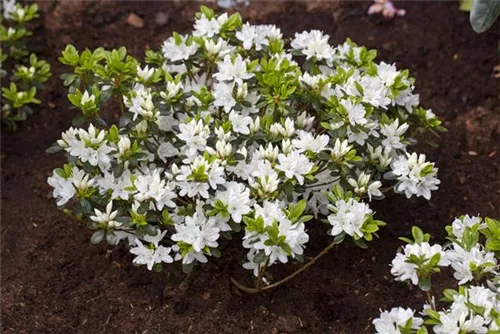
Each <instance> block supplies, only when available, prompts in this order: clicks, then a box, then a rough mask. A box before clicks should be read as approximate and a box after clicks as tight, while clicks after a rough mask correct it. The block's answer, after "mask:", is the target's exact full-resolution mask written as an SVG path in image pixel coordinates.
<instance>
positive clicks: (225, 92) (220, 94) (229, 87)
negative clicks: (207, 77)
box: [213, 82, 236, 113]
mask: <svg viewBox="0 0 500 334" xmlns="http://www.w3.org/2000/svg"><path fill="white" fill-rule="evenodd" d="M233 87H234V84H233V83H225V82H218V83H216V84H215V85H214V90H213V95H214V99H215V101H214V106H215V107H223V108H224V111H225V112H227V113H229V112H230V111H231V110H232V109H233V108H234V106H235V105H236V100H235V99H234V98H233Z"/></svg>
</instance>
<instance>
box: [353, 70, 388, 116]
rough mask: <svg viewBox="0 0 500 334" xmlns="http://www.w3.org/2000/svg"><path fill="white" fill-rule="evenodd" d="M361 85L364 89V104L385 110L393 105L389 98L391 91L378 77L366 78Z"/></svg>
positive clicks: (361, 81) (363, 78)
mask: <svg viewBox="0 0 500 334" xmlns="http://www.w3.org/2000/svg"><path fill="white" fill-rule="evenodd" d="M359 84H360V85H361V87H362V88H363V102H365V103H369V104H371V105H372V106H374V107H375V108H383V109H386V108H387V106H389V105H390V104H391V99H390V98H389V97H388V96H387V94H388V93H389V90H388V88H387V87H386V86H385V85H384V83H383V82H382V81H381V80H380V79H379V78H378V77H371V76H364V77H362V78H361V80H360V82H359Z"/></svg>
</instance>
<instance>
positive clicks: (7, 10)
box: [2, 0, 17, 19]
mask: <svg viewBox="0 0 500 334" xmlns="http://www.w3.org/2000/svg"><path fill="white" fill-rule="evenodd" d="M2 7H3V16H4V18H6V19H12V13H15V11H16V9H17V7H16V0H2Z"/></svg>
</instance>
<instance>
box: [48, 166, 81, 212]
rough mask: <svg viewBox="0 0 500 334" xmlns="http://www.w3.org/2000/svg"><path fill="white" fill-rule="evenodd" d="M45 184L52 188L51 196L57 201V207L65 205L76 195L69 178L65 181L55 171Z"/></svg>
mask: <svg viewBox="0 0 500 334" xmlns="http://www.w3.org/2000/svg"><path fill="white" fill-rule="evenodd" d="M75 168H76V167H75ZM47 183H48V184H49V185H50V186H51V187H53V188H54V190H53V191H52V196H53V197H54V198H55V199H56V200H57V205H58V206H62V205H64V204H66V203H67V202H68V201H69V200H70V199H72V198H73V196H75V194H76V190H75V187H74V186H73V181H72V180H71V178H69V179H65V178H64V177H62V176H61V175H59V174H58V173H57V171H56V170H54V171H53V172H52V176H50V177H49V178H48V179H47Z"/></svg>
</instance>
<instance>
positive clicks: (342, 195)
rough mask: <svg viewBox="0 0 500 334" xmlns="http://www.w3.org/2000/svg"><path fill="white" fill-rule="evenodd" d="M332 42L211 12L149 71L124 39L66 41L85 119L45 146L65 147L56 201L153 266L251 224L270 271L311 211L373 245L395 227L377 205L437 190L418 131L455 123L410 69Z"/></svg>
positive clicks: (250, 233) (170, 42)
mask: <svg viewBox="0 0 500 334" xmlns="http://www.w3.org/2000/svg"><path fill="white" fill-rule="evenodd" d="M328 39H329V37H328V36H327V35H325V34H323V33H322V32H320V31H317V30H313V31H310V32H307V31H306V32H302V33H298V34H296V35H295V38H293V39H292V40H291V43H290V44H289V45H288V44H287V43H286V40H285V39H284V38H283V35H282V33H281V31H280V29H279V28H277V27H275V26H272V25H260V26H255V25H250V24H248V23H246V24H243V23H242V22H241V18H240V16H239V15H238V14H233V15H231V16H229V15H227V14H222V15H220V16H216V15H215V14H214V12H213V11H212V10H210V9H208V8H206V7H202V9H201V12H200V13H198V14H197V19H196V21H195V24H194V31H193V33H192V34H191V35H180V34H177V33H174V34H173V36H172V37H170V38H168V39H167V40H166V41H165V42H164V44H163V46H162V49H161V51H160V52H154V51H148V52H147V54H146V62H147V65H145V66H142V65H140V64H139V63H138V61H137V60H136V59H134V58H133V57H131V56H129V55H127V53H126V50H125V49H124V48H121V49H119V50H112V51H106V50H104V49H102V48H99V49H96V50H94V51H90V50H85V51H84V52H81V53H80V52H78V51H77V50H76V49H75V48H74V47H72V46H68V47H67V48H66V50H65V51H64V52H63V54H62V57H60V60H61V62H63V63H64V64H66V65H68V66H70V67H72V68H73V73H68V74H66V75H65V76H64V78H65V85H67V86H69V87H70V94H69V99H70V101H71V102H72V104H73V105H74V106H76V107H77V108H79V109H80V110H81V111H82V115H79V116H77V117H76V118H75V119H74V126H75V127H74V128H70V129H69V130H68V131H66V132H64V133H63V134H62V138H61V139H60V140H58V141H57V143H56V144H55V145H54V146H53V147H52V148H50V149H49V151H50V152H56V151H65V152H66V154H67V157H68V164H66V165H65V166H64V167H63V168H60V169H56V170H55V171H54V172H53V175H52V176H51V177H50V178H49V180H48V182H49V184H50V185H51V186H52V187H53V188H54V190H53V196H54V198H55V199H56V200H57V204H58V205H59V206H63V205H64V206H68V207H70V208H71V209H72V211H73V213H74V214H76V215H78V216H79V217H80V218H82V219H86V218H90V219H91V220H92V222H93V223H91V224H90V227H91V228H93V229H96V232H95V233H94V236H93V238H92V241H93V242H99V241H101V240H104V239H106V240H107V241H108V242H109V243H110V244H117V243H119V242H120V240H127V241H128V242H129V245H130V247H131V248H130V251H131V253H132V254H134V255H135V256H136V257H135V259H134V263H136V264H145V265H147V267H148V268H149V269H159V268H161V265H162V264H163V263H170V262H173V261H177V260H179V261H182V263H183V265H184V268H185V269H190V268H191V267H192V266H193V265H194V264H195V263H197V262H201V263H204V262H207V261H208V258H209V257H210V256H219V255H220V251H219V246H220V244H221V242H222V239H223V238H226V239H231V234H233V233H241V235H242V240H243V241H242V246H243V247H244V248H245V249H247V250H248V253H247V260H248V262H247V263H245V264H244V267H245V268H247V269H249V270H253V272H254V274H255V275H256V276H258V275H259V273H261V270H265V268H267V267H269V266H272V265H276V264H278V263H287V262H289V261H291V260H302V256H303V253H304V248H305V247H306V245H307V243H308V241H309V235H308V226H307V224H306V223H307V222H308V221H310V220H311V219H313V218H314V217H318V218H323V221H324V222H325V223H327V224H329V226H330V230H329V234H330V235H331V236H332V240H335V242H341V241H342V240H344V238H345V237H351V238H352V239H353V240H354V242H356V243H357V244H358V245H360V246H362V247H364V246H366V244H365V242H366V241H370V240H372V238H373V236H374V235H375V234H376V232H377V230H378V228H379V226H381V225H383V224H384V223H383V222H381V221H378V220H375V219H374V218H373V216H374V212H373V210H372V209H370V207H369V201H371V200H372V199H382V198H383V197H384V192H386V191H389V190H391V189H393V190H394V191H395V192H397V193H404V194H405V195H406V197H408V198H410V197H412V196H415V197H420V196H422V197H424V198H427V199H428V198H430V193H431V191H432V190H435V189H436V188H437V185H438V184H439V181H438V179H437V178H436V172H437V168H435V167H434V164H433V163H431V162H428V161H426V160H425V156H423V155H417V154H416V153H410V152H409V147H408V145H409V143H410V142H411V140H410V139H409V137H407V136H406V135H407V133H408V132H409V130H410V129H412V130H415V131H417V132H419V131H420V132H421V131H425V130H429V131H431V132H433V133H435V131H441V130H442V129H443V128H442V127H441V125H440V121H439V120H438V119H437V118H436V117H435V116H434V114H432V113H431V112H429V111H426V110H424V109H422V108H421V107H419V106H418V95H417V94H415V93H414V91H413V89H414V85H413V79H411V78H410V77H409V76H408V72H407V71H398V70H397V69H396V67H395V66H394V65H389V64H386V63H380V64H377V63H375V62H374V61H373V59H374V58H375V56H376V52H375V51H373V50H371V51H369V50H367V49H366V48H363V47H358V46H356V45H355V44H354V43H352V42H351V41H347V42H346V43H344V44H342V45H340V46H337V47H332V46H331V45H330V44H329V43H328ZM299 62H303V65H302V66H299ZM113 98H115V99H117V101H118V103H117V104H116V105H120V107H121V112H122V115H121V118H120V120H119V122H116V125H112V126H108V122H107V121H106V120H104V119H103V118H102V117H101V114H100V110H101V108H102V107H103V106H104V103H105V102H106V101H108V100H109V99H113ZM107 105H109V104H107ZM108 121H109V120H108ZM85 122H90V123H91V124H90V125H89V126H88V127H84V128H82V127H81V126H82V124H84V123H85ZM384 176H385V177H384ZM105 208H106V209H105ZM103 212H106V213H105V214H103ZM262 268H264V269H262Z"/></svg>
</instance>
